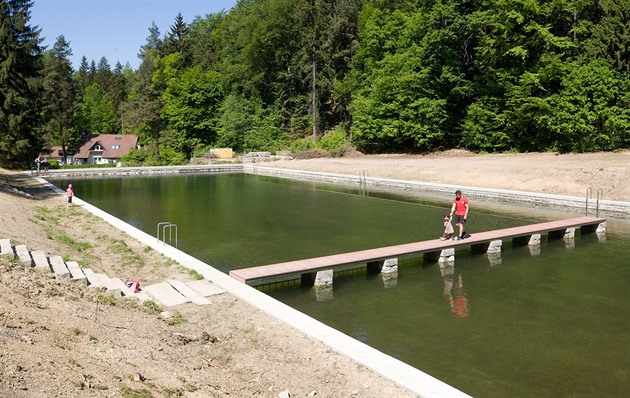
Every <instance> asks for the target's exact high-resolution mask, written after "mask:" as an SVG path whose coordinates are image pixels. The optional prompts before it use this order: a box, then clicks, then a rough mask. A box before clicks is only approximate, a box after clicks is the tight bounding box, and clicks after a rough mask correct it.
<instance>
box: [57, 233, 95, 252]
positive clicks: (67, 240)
mask: <svg viewBox="0 0 630 398" xmlns="http://www.w3.org/2000/svg"><path fill="white" fill-rule="evenodd" d="M57 240H58V241H59V242H61V243H63V244H64V245H67V246H69V247H70V248H72V249H74V250H77V251H83V250H87V249H91V248H92V245H91V244H90V243H89V242H77V241H75V240H74V239H72V238H71V237H69V236H68V235H59V236H57Z"/></svg>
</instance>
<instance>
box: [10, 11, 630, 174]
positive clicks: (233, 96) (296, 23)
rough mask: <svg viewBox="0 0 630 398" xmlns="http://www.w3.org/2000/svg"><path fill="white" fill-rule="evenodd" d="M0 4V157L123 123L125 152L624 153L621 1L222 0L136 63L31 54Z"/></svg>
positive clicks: (173, 29) (628, 19)
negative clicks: (75, 62)
mask: <svg viewBox="0 0 630 398" xmlns="http://www.w3.org/2000/svg"><path fill="white" fill-rule="evenodd" d="M31 6H32V1H27V0H2V1H1V2H0V7H1V8H0V37H1V41H0V165H2V166H6V167H19V166H24V165H26V164H28V163H29V162H30V161H31V160H32V159H33V158H34V157H35V156H36V155H37V154H38V153H39V151H40V150H41V149H43V148H47V147H50V146H52V145H61V146H63V147H64V148H67V147H72V146H73V145H76V144H77V142H78V140H79V139H80V137H81V136H82V135H83V134H85V133H89V134H99V133H100V134H103V133H113V134H116V133H127V134H136V135H138V136H139V137H140V143H141V145H142V148H141V149H140V150H136V151H135V152H134V153H132V154H131V155H130V156H129V157H128V159H127V161H128V162H130V163H132V164H176V163H183V162H186V161H187V159H188V158H190V157H191V156H192V155H193V154H194V153H200V152H204V151H206V150H208V149H209V148H212V147H224V146H228V147H232V148H233V149H234V150H235V151H236V152H247V151H270V152H275V151H278V150H293V151H299V150H305V149H309V148H323V149H326V150H335V149H337V148H343V147H346V146H351V147H354V148H356V149H358V150H360V151H363V152H366V153H383V152H415V153H424V152H432V151H440V150H445V149H449V148H455V147H459V148H466V149H469V150H472V151H479V152H497V151H545V150H553V151H561V152H571V151H580V152H582V151H610V150H615V149H620V148H630V47H629V46H630V0H551V1H548V0H477V1H470V0H433V1H431V0H424V1H421V0H239V1H238V2H237V4H236V5H235V6H234V7H233V8H232V9H231V10H229V11H225V12H220V13H217V14H209V15H206V16H203V17H196V18H195V19H194V20H192V21H189V22H186V21H184V20H183V18H182V16H181V14H180V15H177V16H175V17H174V21H173V25H171V26H170V30H169V31H168V32H165V33H164V34H162V33H161V32H160V31H159V30H158V28H157V27H156V26H155V25H153V26H150V27H148V35H147V38H146V42H145V43H143V44H142V43H139V50H138V52H139V57H140V60H141V63H140V66H139V67H138V69H137V70H132V69H131V68H130V67H129V66H123V65H120V64H116V65H114V66H113V67H112V66H111V65H110V64H109V62H108V60H107V59H105V58H101V59H100V60H99V61H98V62H95V61H94V60H92V61H91V62H88V60H87V59H85V57H83V59H82V62H81V65H80V67H79V68H78V70H73V68H72V65H71V63H70V61H69V57H70V56H71V55H72V48H71V43H68V42H67V41H66V40H65V38H64V37H63V36H60V37H58V38H56V42H55V44H54V46H53V47H52V48H42V47H41V45H40V44H41V42H42V38H41V37H40V34H41V30H40V28H39V27H37V26H32V25H31V24H30V11H29V10H30V7H31Z"/></svg>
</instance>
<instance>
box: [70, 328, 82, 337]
mask: <svg viewBox="0 0 630 398" xmlns="http://www.w3.org/2000/svg"><path fill="white" fill-rule="evenodd" d="M72 333H74V335H75V336H80V335H82V334H83V331H82V330H81V329H79V328H74V329H72Z"/></svg>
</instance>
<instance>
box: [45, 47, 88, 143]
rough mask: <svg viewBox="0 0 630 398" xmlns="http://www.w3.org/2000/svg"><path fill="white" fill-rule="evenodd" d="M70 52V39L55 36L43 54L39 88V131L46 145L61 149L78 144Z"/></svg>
mask: <svg viewBox="0 0 630 398" xmlns="http://www.w3.org/2000/svg"><path fill="white" fill-rule="evenodd" d="M71 55H72V50H71V49H70V43H68V42H67V41H66V39H65V37H64V36H63V35H61V36H59V37H58V38H57V41H56V42H55V45H54V46H53V48H52V50H50V51H47V52H46V53H45V56H44V72H43V79H42V81H43V88H44V117H45V123H44V125H43V131H44V132H45V133H46V137H47V142H48V144H49V145H51V146H52V145H61V147H62V148H63V152H64V153H65V152H66V150H67V149H68V147H72V146H74V145H76V144H78V142H79V139H80V133H79V132H78V131H77V130H76V129H73V128H72V122H73V114H74V109H75V107H76V105H77V90H76V88H75V83H74V81H73V78H72V73H73V72H72V65H71V64H70V60H69V57H70V56H71Z"/></svg>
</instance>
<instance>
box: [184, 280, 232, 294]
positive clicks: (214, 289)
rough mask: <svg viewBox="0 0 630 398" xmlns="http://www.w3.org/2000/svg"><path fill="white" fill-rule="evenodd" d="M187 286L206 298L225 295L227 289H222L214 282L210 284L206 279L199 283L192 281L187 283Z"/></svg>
mask: <svg viewBox="0 0 630 398" xmlns="http://www.w3.org/2000/svg"><path fill="white" fill-rule="evenodd" d="M186 285H187V286H188V287H189V288H191V289H192V290H194V291H196V292H197V293H199V294H201V295H202V296H204V297H208V296H213V295H215V294H221V293H225V289H222V288H221V287H219V286H218V285H217V284H214V283H212V282H208V281H207V280H205V279H201V280H198V281H192V282H188V283H186Z"/></svg>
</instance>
